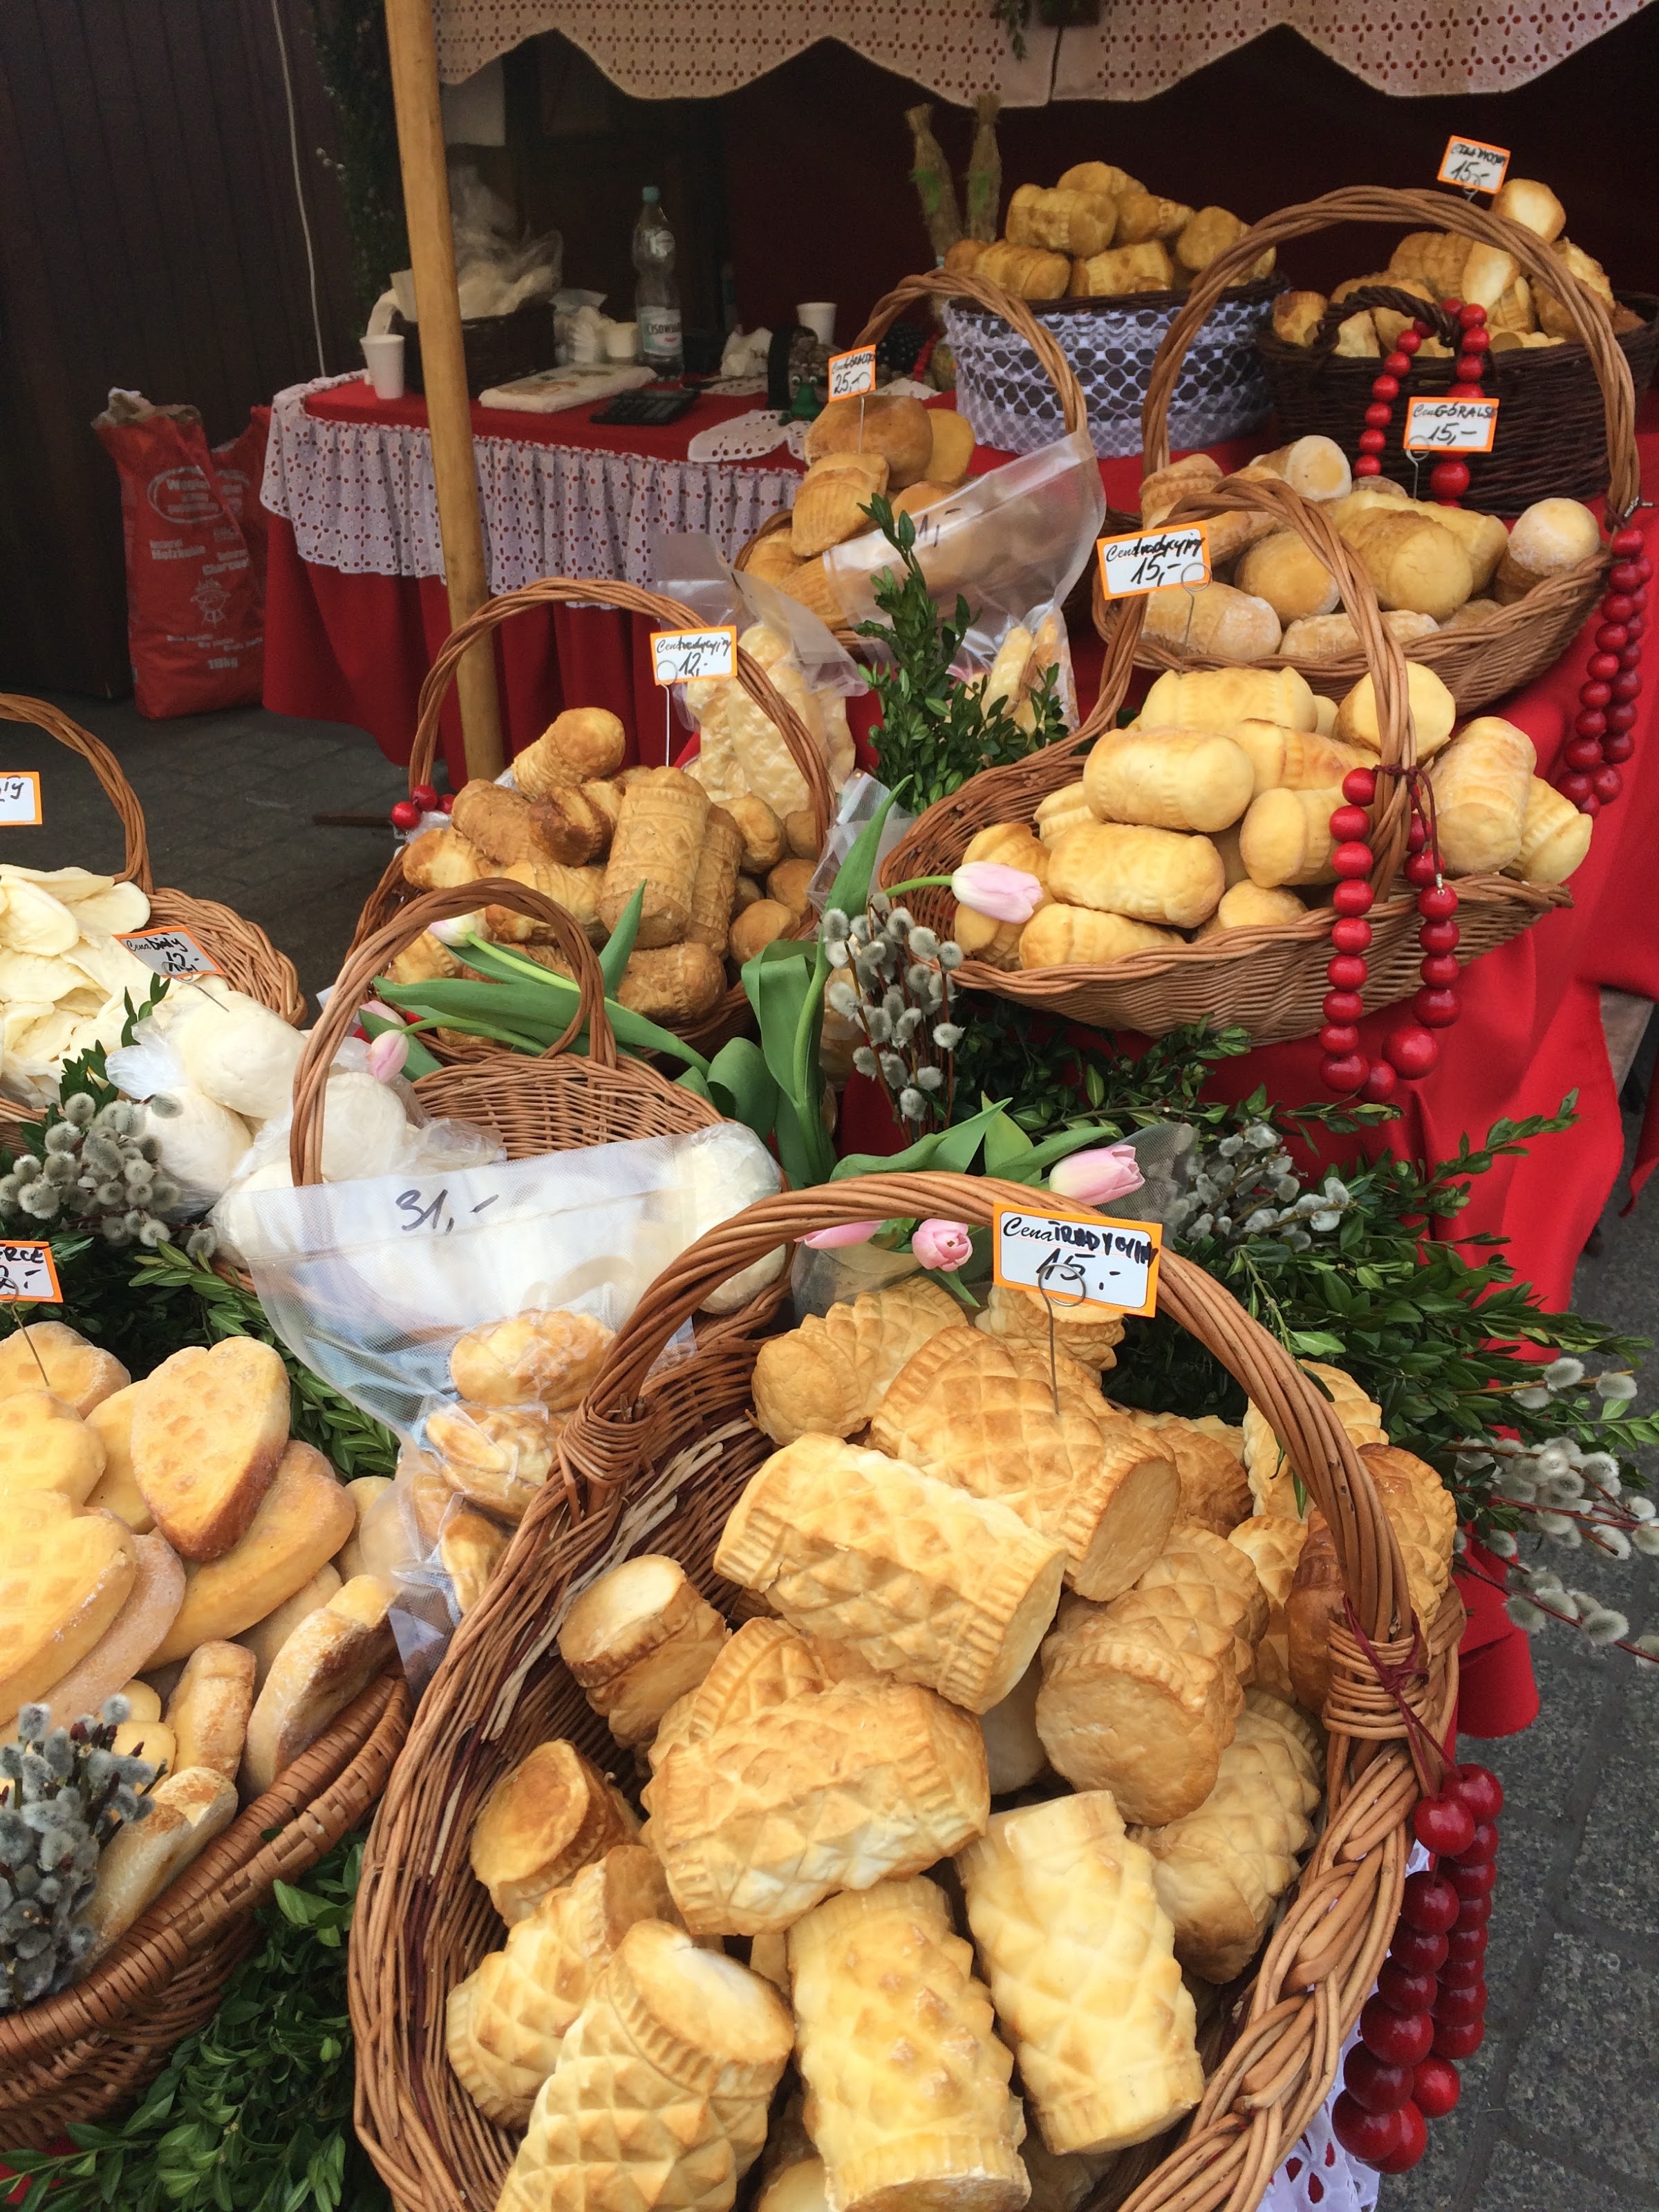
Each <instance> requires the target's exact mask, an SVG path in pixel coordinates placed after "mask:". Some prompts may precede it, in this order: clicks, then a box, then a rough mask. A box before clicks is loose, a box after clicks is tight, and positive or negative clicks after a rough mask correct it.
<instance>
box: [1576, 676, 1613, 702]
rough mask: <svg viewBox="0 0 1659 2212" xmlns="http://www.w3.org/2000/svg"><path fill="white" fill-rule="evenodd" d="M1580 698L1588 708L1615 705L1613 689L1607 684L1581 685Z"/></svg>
mask: <svg viewBox="0 0 1659 2212" xmlns="http://www.w3.org/2000/svg"><path fill="white" fill-rule="evenodd" d="M1578 696H1579V698H1580V700H1581V701H1582V702H1583V704H1584V705H1585V706H1586V707H1607V706H1611V705H1612V703H1613V687H1612V685H1611V684H1597V683H1595V682H1593V681H1592V682H1590V683H1589V684H1580V685H1579V687H1578Z"/></svg>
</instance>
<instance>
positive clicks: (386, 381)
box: [362, 331, 404, 399]
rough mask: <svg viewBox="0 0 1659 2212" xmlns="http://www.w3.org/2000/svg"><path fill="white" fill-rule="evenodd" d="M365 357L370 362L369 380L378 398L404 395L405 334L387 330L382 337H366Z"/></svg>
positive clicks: (393, 397) (364, 343) (363, 347)
mask: <svg viewBox="0 0 1659 2212" xmlns="http://www.w3.org/2000/svg"><path fill="white" fill-rule="evenodd" d="M362 349H363V359H364V360H365V361H366V362H368V380H369V382H370V383H371V384H372V385H373V386H374V397H375V398H377V399H401V398H403V396H404V334H403V332H402V331H386V332H384V333H383V334H382V335H381V336H380V337H375V338H364V339H363V341H362Z"/></svg>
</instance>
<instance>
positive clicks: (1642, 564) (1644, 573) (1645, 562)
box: [1635, 553, 1653, 584]
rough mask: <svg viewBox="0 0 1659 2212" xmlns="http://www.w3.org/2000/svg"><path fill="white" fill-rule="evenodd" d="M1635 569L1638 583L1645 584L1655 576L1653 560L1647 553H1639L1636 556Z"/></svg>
mask: <svg viewBox="0 0 1659 2212" xmlns="http://www.w3.org/2000/svg"><path fill="white" fill-rule="evenodd" d="M1635 567H1636V575H1637V580H1638V583H1643V584H1645V583H1646V582H1647V580H1648V578H1649V577H1650V575H1651V574H1653V562H1652V559H1651V558H1650V556H1649V555H1648V554H1646V553H1638V555H1637V556H1636V562H1635Z"/></svg>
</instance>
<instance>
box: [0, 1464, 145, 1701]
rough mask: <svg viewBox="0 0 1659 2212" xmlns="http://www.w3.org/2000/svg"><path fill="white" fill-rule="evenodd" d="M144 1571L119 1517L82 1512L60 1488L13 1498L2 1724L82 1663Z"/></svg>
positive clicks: (0, 1594) (4, 1556)
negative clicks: (141, 1570)
mask: <svg viewBox="0 0 1659 2212" xmlns="http://www.w3.org/2000/svg"><path fill="white" fill-rule="evenodd" d="M136 1573H137V1553H136V1552H135V1550H134V1546H133V1537H132V1532H131V1529H128V1528H123V1526H122V1525H121V1523H120V1522H118V1520H117V1519H116V1518H115V1516H114V1515H113V1514H112V1513H77V1512H76V1510H75V1508H74V1506H73V1505H72V1504H70V1501H69V1499H68V1498H65V1497H64V1494H63V1493H62V1492H61V1491H57V1490H22V1491H19V1492H17V1493H16V1495H15V1497H12V1498H8V1499H7V1501H6V1506H5V1519H4V1528H3V1533H0V1721H9V1720H10V1718H11V1717H12V1716H13V1715H14V1714H15V1712H16V1711H17V1709H18V1707H19V1706H20V1705H27V1703H28V1701H29V1699H31V1698H39V1697H40V1696H42V1695H44V1693H45V1692H46V1691H48V1690H49V1689H50V1688H51V1687H52V1684H53V1683H54V1682H57V1681H59V1680H61V1679H62V1678H63V1677H64V1675H65V1674H68V1673H69V1671H70V1668H72V1667H78V1666H79V1665H80V1663H81V1662H82V1659H84V1658H85V1657H86V1656H87V1654H88V1651H90V1650H92V1647H93V1645H94V1644H96V1643H97V1641H98V1639H99V1638H100V1636H102V1634H103V1633H104V1631H105V1630H106V1628H107V1627H108V1626H109V1625H110V1623H111V1622H112V1620H114V1619H115V1616H116V1614H117V1613H119V1612H120V1610H121V1607H122V1606H123V1605H124V1604H125V1602H126V1598H127V1593H128V1592H129V1591H130V1590H131V1588H132V1584H133V1578H134V1576H135V1575H136Z"/></svg>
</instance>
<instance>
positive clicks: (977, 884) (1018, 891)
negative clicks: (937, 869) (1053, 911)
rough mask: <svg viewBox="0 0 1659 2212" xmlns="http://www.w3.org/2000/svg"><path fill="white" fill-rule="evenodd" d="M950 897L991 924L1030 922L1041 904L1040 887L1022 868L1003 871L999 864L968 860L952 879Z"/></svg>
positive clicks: (989, 861)
mask: <svg viewBox="0 0 1659 2212" xmlns="http://www.w3.org/2000/svg"><path fill="white" fill-rule="evenodd" d="M951 896H952V897H953V898H954V899H955V900H956V902H957V905H958V906H965V907H967V908H969V909H970V910H971V911H972V912H973V913H975V914H982V915H987V917H988V918H989V919H990V920H991V921H1030V919H1031V916H1032V915H1034V914H1035V913H1036V910H1037V908H1038V907H1039V906H1040V905H1041V904H1042V884H1040V883H1039V882H1038V881H1037V879H1036V877H1035V876H1032V875H1028V874H1027V873H1026V872H1025V870H1024V868H1006V867H1004V866H1003V865H1002V863H1001V862H1000V860H968V861H965V862H964V863H963V866H961V867H959V868H958V869H957V872H956V873H955V875H953V876H952V877H951Z"/></svg>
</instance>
